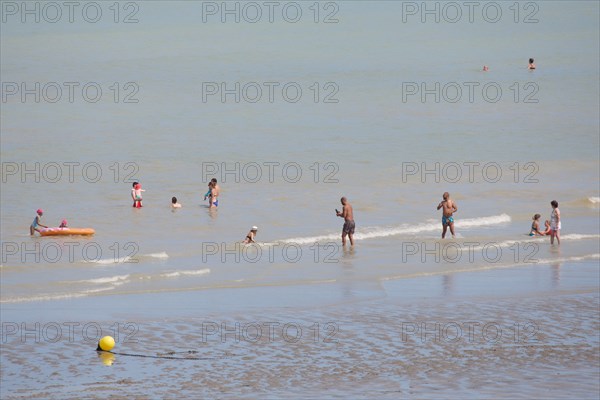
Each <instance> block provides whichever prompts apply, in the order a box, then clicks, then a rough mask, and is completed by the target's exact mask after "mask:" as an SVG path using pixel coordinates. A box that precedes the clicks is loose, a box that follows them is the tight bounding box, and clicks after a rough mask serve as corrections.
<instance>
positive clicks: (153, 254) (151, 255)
mask: <svg viewBox="0 0 600 400" xmlns="http://www.w3.org/2000/svg"><path fill="white" fill-rule="evenodd" d="M141 257H152V258H169V255H168V254H167V252H165V251H161V252H160V253H150V254H142V255H141Z"/></svg>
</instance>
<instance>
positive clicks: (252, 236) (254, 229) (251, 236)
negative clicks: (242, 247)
mask: <svg viewBox="0 0 600 400" xmlns="http://www.w3.org/2000/svg"><path fill="white" fill-rule="evenodd" d="M257 233H258V228H257V227H256V226H253V227H252V229H250V232H248V234H247V235H246V238H245V239H244V241H243V242H242V243H245V244H248V243H256V241H255V240H254V239H255V238H256V234H257Z"/></svg>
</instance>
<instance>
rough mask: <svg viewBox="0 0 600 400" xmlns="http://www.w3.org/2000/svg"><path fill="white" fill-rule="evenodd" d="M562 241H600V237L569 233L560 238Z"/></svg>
mask: <svg viewBox="0 0 600 400" xmlns="http://www.w3.org/2000/svg"><path fill="white" fill-rule="evenodd" d="M560 239H561V240H565V239H566V240H584V239H600V235H588V234H580V233H569V234H568V235H564V236H561V237H560Z"/></svg>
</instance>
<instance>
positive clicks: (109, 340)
mask: <svg viewBox="0 0 600 400" xmlns="http://www.w3.org/2000/svg"><path fill="white" fill-rule="evenodd" d="M98 347H99V348H100V349H101V350H104V351H111V350H112V349H113V347H115V339H113V337H112V336H104V337H103V338H102V339H100V341H99V342H98Z"/></svg>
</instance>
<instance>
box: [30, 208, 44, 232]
mask: <svg viewBox="0 0 600 400" xmlns="http://www.w3.org/2000/svg"><path fill="white" fill-rule="evenodd" d="M42 215H44V210H42V209H41V208H40V209H39V210H37V215H36V216H35V218H34V219H33V222H32V223H31V226H30V227H29V234H30V235H31V236H33V234H34V233H35V232H36V231H37V232H39V231H40V230H39V229H38V226H41V227H43V228H47V226H46V225H42Z"/></svg>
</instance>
